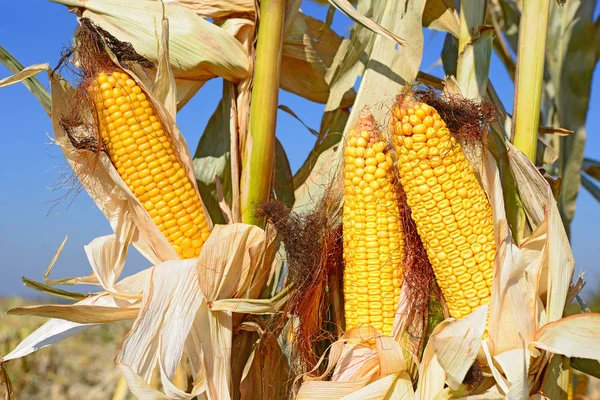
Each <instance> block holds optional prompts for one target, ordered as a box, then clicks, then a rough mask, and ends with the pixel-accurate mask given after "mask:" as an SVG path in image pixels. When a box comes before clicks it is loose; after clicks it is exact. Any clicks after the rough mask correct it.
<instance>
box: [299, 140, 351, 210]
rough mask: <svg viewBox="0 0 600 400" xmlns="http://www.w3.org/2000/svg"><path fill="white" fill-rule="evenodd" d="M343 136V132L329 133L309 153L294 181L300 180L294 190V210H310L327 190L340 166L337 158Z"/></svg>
mask: <svg viewBox="0 0 600 400" xmlns="http://www.w3.org/2000/svg"><path fill="white" fill-rule="evenodd" d="M341 138H342V135H341V134H335V135H328V136H327V138H326V139H325V140H324V141H323V143H321V145H320V146H318V147H317V148H315V149H314V150H313V151H312V152H311V153H310V154H309V157H308V158H307V160H306V161H305V162H304V165H302V167H301V168H300V169H299V170H298V172H297V173H296V175H295V176H294V182H299V183H298V186H296V190H295V192H294V196H295V202H294V211H296V212H304V211H308V210H309V209H311V208H312V207H314V205H315V204H317V203H318V202H319V200H320V199H321V198H322V197H323V195H324V194H325V193H326V192H327V190H328V188H329V183H330V182H331V181H332V179H334V177H335V176H336V173H337V171H338V168H339V163H337V162H336V160H337V159H338V158H339V154H340V153H341V147H342V146H341V145H340V140H341Z"/></svg>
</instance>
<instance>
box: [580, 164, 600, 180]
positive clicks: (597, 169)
mask: <svg viewBox="0 0 600 400" xmlns="http://www.w3.org/2000/svg"><path fill="white" fill-rule="evenodd" d="M583 170H584V171H585V173H586V174H588V175H589V176H591V177H592V178H594V179H597V180H599V181H600V161H596V160H592V159H591V158H584V159H583Z"/></svg>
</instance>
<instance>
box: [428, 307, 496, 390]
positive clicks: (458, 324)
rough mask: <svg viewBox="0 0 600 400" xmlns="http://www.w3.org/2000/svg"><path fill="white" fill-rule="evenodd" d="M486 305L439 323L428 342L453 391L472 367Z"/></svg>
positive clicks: (484, 320)
mask: <svg viewBox="0 0 600 400" xmlns="http://www.w3.org/2000/svg"><path fill="white" fill-rule="evenodd" d="M487 312H488V307H487V305H484V306H481V307H479V308H478V309H477V310H476V311H475V312H473V313H472V314H470V315H468V316H466V317H464V318H461V319H458V320H453V321H449V322H448V321H447V322H442V323H441V324H440V325H439V328H437V329H436V331H435V332H434V333H433V334H432V335H431V337H430V338H429V343H428V346H433V349H434V351H435V355H436V357H437V361H438V362H439V364H440V365H441V366H442V368H443V369H444V371H445V372H446V375H447V381H448V385H449V386H450V387H451V388H452V389H454V390H457V389H458V387H459V386H460V384H461V383H462V381H463V380H464V378H465V376H466V375H467V372H468V371H469V368H471V365H473V362H474V361H475V358H476V357H477V353H478V352H479V347H480V345H481V340H482V338H483V333H484V331H485V325H486V316H487Z"/></svg>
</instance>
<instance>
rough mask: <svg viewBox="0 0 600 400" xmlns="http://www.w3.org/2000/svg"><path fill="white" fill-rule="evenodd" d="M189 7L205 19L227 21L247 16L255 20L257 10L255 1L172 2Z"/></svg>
mask: <svg viewBox="0 0 600 400" xmlns="http://www.w3.org/2000/svg"><path fill="white" fill-rule="evenodd" d="M171 2H173V3H176V4H178V5H180V6H183V7H187V8H189V9H190V10H192V11H193V12H195V13H196V14H198V15H199V16H201V17H203V18H212V19H225V18H230V17H233V16H235V17H240V16H246V17H249V18H254V14H256V10H255V8H254V1H253V0H227V1H223V0H208V1H207V0H171Z"/></svg>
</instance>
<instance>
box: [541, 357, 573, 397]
mask: <svg viewBox="0 0 600 400" xmlns="http://www.w3.org/2000/svg"><path fill="white" fill-rule="evenodd" d="M547 368H548V371H547V372H546V376H545V377H544V382H543V384H542V387H541V391H542V392H543V393H544V396H546V398H548V399H553V400H554V399H556V400H568V398H569V395H568V393H569V385H570V383H571V382H570V379H569V375H570V374H569V359H568V358H566V357H562V356H559V355H556V356H554V357H552V359H551V360H550V364H549V365H548V367H547Z"/></svg>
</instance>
